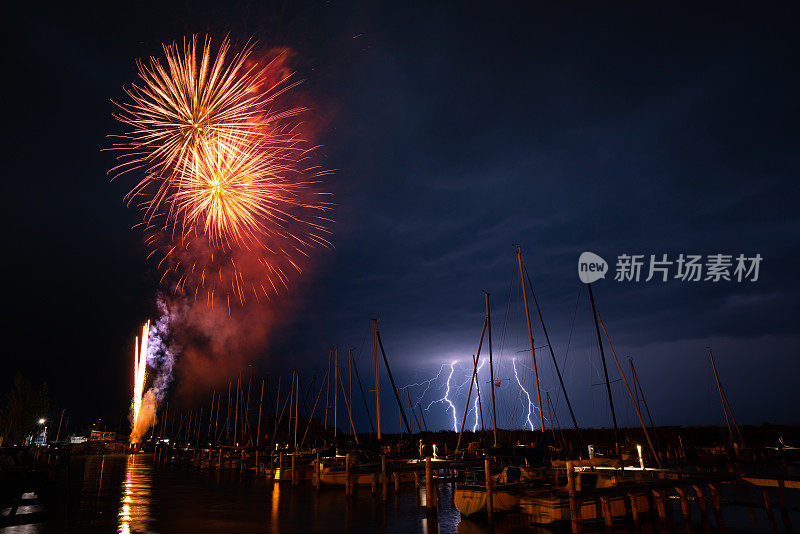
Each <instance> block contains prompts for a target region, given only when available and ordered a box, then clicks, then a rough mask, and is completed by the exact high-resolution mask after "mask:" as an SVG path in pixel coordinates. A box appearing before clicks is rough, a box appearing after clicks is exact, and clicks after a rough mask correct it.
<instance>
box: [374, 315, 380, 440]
mask: <svg viewBox="0 0 800 534" xmlns="http://www.w3.org/2000/svg"><path fill="white" fill-rule="evenodd" d="M372 344H373V349H374V353H375V412H376V415H375V419H376V420H377V423H378V441H380V440H381V382H380V380H381V377H380V374H379V373H378V319H373V320H372Z"/></svg>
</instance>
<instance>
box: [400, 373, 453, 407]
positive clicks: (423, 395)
mask: <svg viewBox="0 0 800 534" xmlns="http://www.w3.org/2000/svg"><path fill="white" fill-rule="evenodd" d="M445 365H447V364H446V363H443V364H442V366H441V367H440V368H439V372H438V373H436V376H434V377H433V378H431V379H429V380H423V381H422V382H417V383H415V384H409V385H407V386H406V387H407V388H414V387H420V386H425V389H424V390H423V391H422V394H421V395H420V396H419V398H417V402H418V403H419V402H422V399H424V398H425V394H426V393H427V392H428V390H429V389H430V387H431V384H433V383H434V382H435V381H437V380H438V379H439V377H440V376H441V375H442V371H444V366H445Z"/></svg>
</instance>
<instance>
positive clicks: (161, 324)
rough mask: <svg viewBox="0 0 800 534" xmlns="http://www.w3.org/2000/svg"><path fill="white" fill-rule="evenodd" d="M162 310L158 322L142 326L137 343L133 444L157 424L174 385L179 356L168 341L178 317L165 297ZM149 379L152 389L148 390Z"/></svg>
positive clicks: (135, 353)
mask: <svg viewBox="0 0 800 534" xmlns="http://www.w3.org/2000/svg"><path fill="white" fill-rule="evenodd" d="M158 307H159V311H160V312H161V316H160V317H159V319H158V320H157V321H156V322H155V323H151V322H150V321H147V322H146V323H145V324H144V326H143V327H142V336H141V343H140V339H139V337H137V338H136V341H135V343H134V369H133V377H134V385H133V401H132V404H131V437H130V442H131V443H132V444H136V443H138V442H139V441H140V440H141V438H142V436H144V435H145V433H146V432H147V430H148V429H149V428H150V427H152V426H153V425H155V423H156V411H157V408H158V405H160V404H161V402H162V401H163V399H164V396H165V395H166V393H167V388H168V387H169V385H170V384H171V382H172V370H173V366H174V364H175V356H174V352H173V350H174V349H173V348H172V347H170V346H169V344H168V343H167V341H166V340H167V335H168V329H169V325H170V321H171V320H173V319H174V317H175V315H176V314H175V312H173V314H170V312H169V309H168V307H167V304H166V301H165V300H164V298H163V297H159V299H158ZM148 369H149V370H150V372H149V373H148V372H147V370H148ZM148 378H149V379H150V380H149V381H150V387H149V388H148V389H147V391H145V385H146V383H147V382H148Z"/></svg>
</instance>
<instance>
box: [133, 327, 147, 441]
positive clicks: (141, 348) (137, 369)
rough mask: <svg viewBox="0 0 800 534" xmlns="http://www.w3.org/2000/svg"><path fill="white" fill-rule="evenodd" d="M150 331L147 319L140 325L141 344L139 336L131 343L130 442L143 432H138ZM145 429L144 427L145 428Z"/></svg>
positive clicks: (137, 438) (140, 420)
mask: <svg viewBox="0 0 800 534" xmlns="http://www.w3.org/2000/svg"><path fill="white" fill-rule="evenodd" d="M149 333H150V321H147V322H146V323H145V324H144V326H143V327H142V339H141V345H140V344H139V337H138V336H137V337H136V340H135V341H134V343H133V404H132V406H131V425H132V429H131V439H130V441H131V443H137V442H138V441H139V438H140V437H141V436H142V434H143V432H140V430H141V426H142V420H143V419H144V418H143V417H142V415H143V414H142V401H143V396H144V381H145V379H146V377H147V373H146V371H147V351H148V343H147V342H148V336H149ZM144 407H145V409H146V410H149V406H148V405H147V404H145V406H144ZM145 430H146V429H145Z"/></svg>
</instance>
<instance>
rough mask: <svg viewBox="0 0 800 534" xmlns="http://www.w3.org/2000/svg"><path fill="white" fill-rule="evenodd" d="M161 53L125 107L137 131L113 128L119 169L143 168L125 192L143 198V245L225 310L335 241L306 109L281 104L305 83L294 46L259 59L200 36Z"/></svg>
mask: <svg viewBox="0 0 800 534" xmlns="http://www.w3.org/2000/svg"><path fill="white" fill-rule="evenodd" d="M164 52H165V56H166V66H165V65H164V64H162V62H161V61H160V60H158V59H156V58H151V59H150V61H149V63H145V62H141V61H140V62H139V63H138V66H139V78H140V81H139V82H138V83H137V84H134V85H132V86H131V87H130V88H128V89H127V90H126V94H127V95H128V97H129V101H128V102H124V103H120V104H117V105H118V107H119V112H118V113H117V114H116V115H115V117H116V118H117V119H118V120H120V121H121V122H123V123H124V124H126V125H127V126H128V127H130V131H129V132H128V133H127V134H125V135H121V136H116V139H117V142H116V143H115V145H114V149H116V150H119V151H120V159H121V160H122V162H121V164H120V165H118V166H117V167H114V168H113V169H112V170H111V171H110V174H112V176H118V175H120V174H124V173H126V172H128V171H133V170H140V171H143V173H144V178H143V179H142V180H141V181H140V182H139V183H138V184H137V185H136V186H135V187H134V188H133V189H132V190H131V192H130V193H129V194H128V196H127V198H128V200H129V201H132V200H133V199H134V198H136V199H137V200H138V201H140V205H141V206H142V208H143V214H144V222H145V232H146V233H147V236H148V237H147V240H146V242H147V244H148V246H150V247H151V249H152V250H153V252H152V254H157V255H159V256H161V259H160V261H159V263H158V265H159V268H160V269H162V271H163V276H162V280H165V281H167V283H168V284H170V286H171V287H173V288H174V289H175V290H176V291H177V292H179V293H189V294H191V291H192V290H194V294H195V295H194V296H195V298H197V296H198V293H199V291H200V290H201V289H203V290H204V292H205V293H206V294H207V298H208V300H209V302H210V303H212V304H213V300H214V295H215V293H216V294H217V295H220V296H223V297H226V298H227V301H228V306H230V295H231V294H234V295H235V296H236V297H237V298H238V300H239V301H240V302H241V303H242V304H244V302H245V295H246V294H250V293H252V294H253V295H254V296H255V297H256V299H258V298H259V295H264V296H267V297H269V296H270V295H273V294H278V293H280V292H281V291H282V290H283V289H285V288H286V287H288V283H289V281H290V279H291V275H292V273H299V272H301V271H302V263H303V261H304V258H305V257H307V256H308V255H309V252H310V251H311V249H313V248H314V247H317V246H323V247H329V246H331V243H330V241H329V240H328V239H327V238H326V236H327V234H328V233H329V231H328V230H327V227H326V226H327V224H328V223H329V222H330V220H329V219H327V218H325V217H323V212H324V211H326V210H327V209H329V207H330V204H329V203H328V202H326V201H325V200H324V199H325V196H324V193H321V192H318V191H317V187H318V180H319V178H320V177H321V176H323V175H324V174H326V173H324V172H322V171H320V170H319V169H318V168H316V167H314V166H313V165H312V164H310V163H309V157H310V155H311V153H312V152H313V149H314V147H313V146H311V145H310V143H309V142H308V141H307V140H306V139H305V138H304V136H303V135H302V134H301V133H300V124H301V123H300V122H299V119H298V115H299V114H300V113H302V112H304V111H305V108H304V107H302V106H282V105H281V104H282V102H279V100H282V98H283V97H282V95H285V94H286V92H287V91H289V90H291V89H292V88H293V87H295V86H296V85H297V83H298V82H292V81H291V80H290V79H291V78H292V76H293V75H292V73H291V71H290V70H289V69H287V68H286V66H285V62H286V61H287V58H288V53H286V52H285V51H283V52H281V53H279V54H278V55H277V56H276V57H275V58H274V59H273V60H271V61H265V62H262V61H259V60H257V59H255V58H254V57H253V55H254V54H253V48H252V45H248V46H247V47H245V48H244V50H243V51H241V52H239V53H237V54H234V53H233V52H232V47H231V44H230V42H229V41H228V40H227V39H225V40H223V41H222V43H221V44H220V46H219V47H218V49H217V52H216V54H214V53H213V51H212V48H211V43H210V40H209V39H205V40H204V41H203V42H202V43H201V42H199V41H198V38H197V37H194V38H192V39H191V40H190V41H188V42H186V41H185V42H184V43H183V45H182V46H179V45H178V44H176V43H174V44H171V45H167V46H165V47H164ZM279 97H280V98H279Z"/></svg>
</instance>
